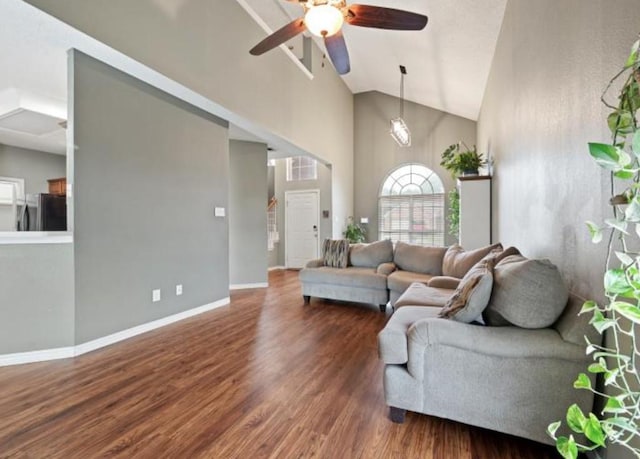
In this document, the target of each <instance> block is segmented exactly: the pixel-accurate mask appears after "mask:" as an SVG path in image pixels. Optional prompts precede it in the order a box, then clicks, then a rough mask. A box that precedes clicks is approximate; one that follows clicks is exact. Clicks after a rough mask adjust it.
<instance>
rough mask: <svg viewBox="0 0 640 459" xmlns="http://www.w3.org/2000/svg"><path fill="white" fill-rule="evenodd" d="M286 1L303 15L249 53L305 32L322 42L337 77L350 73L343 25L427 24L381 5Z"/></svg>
mask: <svg viewBox="0 0 640 459" xmlns="http://www.w3.org/2000/svg"><path fill="white" fill-rule="evenodd" d="M287 1H289V2H295V3H299V4H300V5H301V6H302V8H304V16H302V17H301V18H298V19H296V20H294V21H292V22H290V23H289V24H287V25H286V26H284V27H282V28H281V29H279V30H277V31H276V32H274V33H272V34H271V35H269V36H268V37H267V38H265V39H264V40H262V41H261V42H260V43H258V44H257V45H256V46H254V47H253V48H252V49H251V51H249V52H250V53H251V54H253V55H254V56H259V55H261V54H263V53H266V52H267V51H269V50H271V49H273V48H275V47H277V46H280V45H281V44H283V43H284V42H286V41H288V40H290V39H292V38H293V37H295V36H296V35H298V34H301V33H302V32H304V31H306V30H308V31H309V32H311V33H312V34H314V35H316V36H318V37H322V38H323V39H324V44H325V46H326V48H327V52H328V53H329V57H330V58H331V61H332V62H333V65H334V66H335V68H336V70H337V71H338V73H339V74H340V75H344V74H346V73H349V71H350V70H351V64H350V63H349V51H348V50H347V44H346V43H345V41H344V36H343V35H342V25H343V24H344V23H345V22H346V23H347V24H351V25H355V26H360V27H373V28H376V29H388V30H422V29H424V28H425V26H426V25H427V21H428V18H427V16H424V15H422V14H418V13H412V12H410V11H404V10H397V9H394V8H384V7H381V6H371V5H347V1H346V0H287Z"/></svg>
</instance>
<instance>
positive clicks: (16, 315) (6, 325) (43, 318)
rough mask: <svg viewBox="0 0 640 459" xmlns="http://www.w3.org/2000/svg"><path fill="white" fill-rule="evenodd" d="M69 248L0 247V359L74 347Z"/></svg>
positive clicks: (71, 269) (45, 245)
mask: <svg viewBox="0 0 640 459" xmlns="http://www.w3.org/2000/svg"><path fill="white" fill-rule="evenodd" d="M73 275H74V274H73V245H72V244H33V245H22V244H20V245H0V292H1V293H0V355H2V354H11V353H14V352H27V351H36V350H41V349H52V348H58V347H65V346H73V344H74V335H73V330H74V303H73Z"/></svg>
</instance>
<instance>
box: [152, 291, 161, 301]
mask: <svg viewBox="0 0 640 459" xmlns="http://www.w3.org/2000/svg"><path fill="white" fill-rule="evenodd" d="M161 298H162V296H161V294H160V289H156V290H154V291H152V292H151V301H153V302H154V303H157V302H158V301H160V300H161Z"/></svg>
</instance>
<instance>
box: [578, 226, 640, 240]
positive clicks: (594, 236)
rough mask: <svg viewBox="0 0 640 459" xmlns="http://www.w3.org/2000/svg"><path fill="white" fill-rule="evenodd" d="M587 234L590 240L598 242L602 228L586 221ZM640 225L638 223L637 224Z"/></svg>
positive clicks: (600, 238)
mask: <svg viewBox="0 0 640 459" xmlns="http://www.w3.org/2000/svg"><path fill="white" fill-rule="evenodd" d="M586 223H587V228H588V229H589V234H590V235H591V242H593V243H594V244H598V243H599V242H600V241H602V229H601V228H600V227H599V226H598V225H596V224H595V223H593V222H586ZM639 226H640V225H639Z"/></svg>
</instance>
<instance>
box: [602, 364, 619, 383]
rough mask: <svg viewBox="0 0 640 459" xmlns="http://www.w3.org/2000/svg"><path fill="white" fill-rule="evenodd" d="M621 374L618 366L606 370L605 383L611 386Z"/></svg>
mask: <svg viewBox="0 0 640 459" xmlns="http://www.w3.org/2000/svg"><path fill="white" fill-rule="evenodd" d="M619 374H620V370H618V369H617V368H616V369H614V370H611V371H606V372H605V378H604V385H605V386H609V385H611V384H612V383H614V382H615V380H616V378H617V377H618V375H619Z"/></svg>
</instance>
